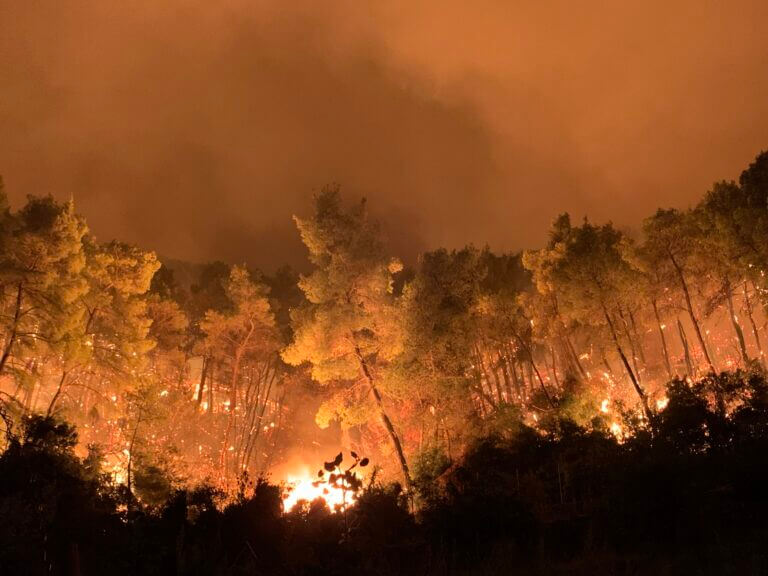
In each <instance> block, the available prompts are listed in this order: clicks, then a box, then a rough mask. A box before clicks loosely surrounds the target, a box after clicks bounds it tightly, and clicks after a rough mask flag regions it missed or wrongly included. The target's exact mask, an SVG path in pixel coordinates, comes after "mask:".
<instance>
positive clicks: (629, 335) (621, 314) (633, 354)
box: [616, 305, 641, 382]
mask: <svg viewBox="0 0 768 576" xmlns="http://www.w3.org/2000/svg"><path fill="white" fill-rule="evenodd" d="M616 309H617V310H618V312H619V318H621V324H622V326H623V327H624V334H625V335H626V337H627V342H629V352H630V355H631V357H632V367H633V368H634V369H635V375H636V376H637V380H638V382H639V381H640V380H641V378H640V370H639V368H638V367H637V348H636V346H635V340H634V338H633V337H632V331H631V330H630V328H629V323H628V322H627V319H626V317H625V316H624V311H623V310H622V308H621V306H620V305H617V306H616Z"/></svg>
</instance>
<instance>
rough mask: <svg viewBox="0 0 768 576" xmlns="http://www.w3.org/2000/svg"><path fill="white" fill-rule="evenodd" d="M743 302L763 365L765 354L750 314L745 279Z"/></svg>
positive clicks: (752, 316) (749, 302)
mask: <svg viewBox="0 0 768 576" xmlns="http://www.w3.org/2000/svg"><path fill="white" fill-rule="evenodd" d="M744 304H745V306H746V308H747V317H748V318H749V324H750V326H751V327H752V334H753V335H754V337H755V344H757V351H758V354H759V355H760V363H761V364H762V365H763V366H765V354H764V353H763V346H762V344H761V343H760V334H758V332H757V324H755V317H754V315H753V314H752V301H751V300H750V299H749V291H748V290H747V281H746V280H744Z"/></svg>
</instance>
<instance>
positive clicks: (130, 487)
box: [126, 412, 141, 495]
mask: <svg viewBox="0 0 768 576" xmlns="http://www.w3.org/2000/svg"><path fill="white" fill-rule="evenodd" d="M139 424H141V412H139V416H138V418H137V419H136V426H134V428H133V434H132V435H131V443H130V444H129V445H128V465H127V466H126V481H127V484H128V493H129V494H131V495H132V494H133V474H132V472H133V447H134V446H135V444H136V435H137V434H138V433H139Z"/></svg>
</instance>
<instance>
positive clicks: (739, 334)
mask: <svg viewBox="0 0 768 576" xmlns="http://www.w3.org/2000/svg"><path fill="white" fill-rule="evenodd" d="M724 289H725V298H726V301H727V302H728V315H729V316H730V317H731V325H732V326H733V331H734V332H735V333H736V340H737V341H738V343H739V351H740V352H741V359H742V360H743V361H744V366H748V365H749V355H748V354H747V345H746V343H745V342H744V331H743V330H742V329H741V326H740V325H739V319H738V318H737V317H736V310H735V309H734V307H733V290H732V289H731V282H730V280H728V278H726V279H725V286H724Z"/></svg>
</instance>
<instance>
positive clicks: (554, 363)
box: [549, 346, 560, 388]
mask: <svg viewBox="0 0 768 576" xmlns="http://www.w3.org/2000/svg"><path fill="white" fill-rule="evenodd" d="M549 352H550V354H551V355H552V375H553V376H554V379H555V385H556V386H557V387H558V388H560V378H558V377H557V357H556V356H555V348H554V347H553V346H550V347H549Z"/></svg>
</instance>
